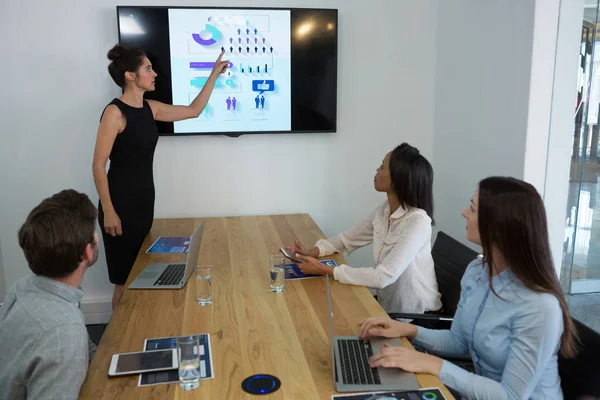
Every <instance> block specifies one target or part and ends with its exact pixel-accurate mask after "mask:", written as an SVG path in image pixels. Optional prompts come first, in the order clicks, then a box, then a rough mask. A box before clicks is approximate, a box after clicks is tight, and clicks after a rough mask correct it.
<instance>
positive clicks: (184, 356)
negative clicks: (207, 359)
mask: <svg viewBox="0 0 600 400" xmlns="http://www.w3.org/2000/svg"><path fill="white" fill-rule="evenodd" d="M176 344H177V358H178V361H179V386H180V387H181V388H182V389H184V390H194V389H196V388H198V387H199V386H200V337H199V336H182V337H178V338H177V339H176Z"/></svg>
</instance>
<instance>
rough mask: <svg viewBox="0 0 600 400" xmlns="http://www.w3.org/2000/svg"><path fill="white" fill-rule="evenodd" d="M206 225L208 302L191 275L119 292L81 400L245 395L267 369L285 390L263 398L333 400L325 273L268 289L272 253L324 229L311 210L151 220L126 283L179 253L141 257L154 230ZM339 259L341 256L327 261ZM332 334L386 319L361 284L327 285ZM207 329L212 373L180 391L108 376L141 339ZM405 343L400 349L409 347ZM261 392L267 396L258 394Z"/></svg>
mask: <svg viewBox="0 0 600 400" xmlns="http://www.w3.org/2000/svg"><path fill="white" fill-rule="evenodd" d="M203 220H204V221H206V225H205V229H204V236H203V239H202V245H201V249H200V256H199V258H198V264H199V265H200V264H210V265H212V266H213V290H214V292H213V304H212V305H210V306H204V307H202V306H199V305H198V304H197V303H196V289H195V284H196V282H195V279H194V278H193V275H192V277H191V278H190V280H189V281H188V282H187V284H186V286H185V288H184V289H182V290H127V289H126V290H125V291H124V292H123V295H122V297H121V300H120V302H119V305H118V307H117V309H116V310H115V311H114V313H113V315H112V318H111V320H110V323H109V324H108V326H107V328H106V331H105V332H104V335H103V337H102V340H101V342H100V346H99V348H98V351H97V352H96V355H95V356H94V359H93V361H92V364H91V366H90V368H89V370H88V374H87V378H86V380H85V382H84V384H83V387H82V389H81V393H80V398H82V399H94V400H97V399H196V398H198V399H200V398H201V399H218V400H221V399H236V400H237V399H245V398H253V397H254V396H251V395H249V394H246V393H245V392H244V391H243V390H242V388H241V383H242V381H243V380H244V379H245V378H246V377H248V376H250V375H253V374H257V373H267V374H272V375H275V376H277V377H278V378H280V379H281V388H280V389H279V390H278V391H277V392H275V393H273V394H271V395H266V396H264V398H267V399H297V400H298V399H307V400H314V399H330V398H331V395H332V394H335V393H336V392H335V390H334V389H333V381H332V369H331V364H330V347H329V339H328V326H329V322H328V316H327V308H328V307H327V295H326V290H325V280H324V278H323V279H321V278H315V279H305V280H299V281H287V282H286V284H285V291H284V292H283V293H271V292H270V291H269V282H270V281H269V256H270V255H271V254H277V253H278V249H279V247H280V246H281V245H283V244H290V243H293V242H294V239H296V238H297V239H299V240H300V241H301V242H302V243H305V244H307V245H312V244H314V243H315V241H316V240H317V239H318V238H322V237H324V235H323V232H321V230H320V229H319V227H318V226H317V225H316V224H315V222H314V221H313V220H312V218H311V217H310V216H309V215H307V214H301V215H278V216H259V217H235V218H206V219H191V218H188V219H157V220H155V221H154V225H153V226H152V230H151V232H150V234H149V235H148V237H147V238H146V241H145V242H144V245H143V246H142V249H141V250H140V254H139V255H138V258H137V260H136V262H135V265H134V267H133V270H132V272H131V274H130V275H129V279H128V281H127V285H129V283H130V282H131V281H132V279H134V278H135V277H137V275H138V274H139V273H140V271H141V270H142V269H143V268H144V267H145V266H146V265H147V264H148V263H151V262H181V261H184V260H185V257H186V256H185V254H157V253H154V254H146V253H145V251H146V250H147V249H148V247H150V245H151V244H152V243H153V242H154V241H155V240H156V239H157V238H158V237H159V236H189V235H191V233H192V231H193V230H194V228H195V227H197V226H198V225H199V224H200V222H201V221H203ZM328 258H330V259H334V260H335V261H336V262H337V263H338V265H339V264H341V263H342V262H343V258H342V257H341V256H340V255H339V254H336V255H335V256H332V257H328ZM331 291H332V300H333V312H334V316H335V318H334V321H335V334H336V335H356V334H357V332H358V329H357V328H358V323H359V322H360V321H361V320H363V319H365V318H367V317H371V316H386V313H385V312H384V311H383V309H382V308H381V306H380V305H379V303H377V301H376V300H375V299H374V298H373V296H372V295H371V294H370V293H369V291H368V290H367V289H366V288H364V287H359V286H350V285H343V284H340V283H339V282H335V281H333V282H332V285H331ZM198 333H210V338H211V347H212V357H213V367H214V371H213V372H214V378H213V379H207V380H203V381H202V382H201V384H200V388H198V389H196V390H193V391H190V392H186V391H184V390H182V389H180V388H179V385H178V384H169V385H156V386H147V387H138V376H137V375H134V376H127V377H118V378H109V377H108V367H109V364H110V359H111V356H112V355H113V354H114V353H121V352H129V351H141V350H143V345H144V339H146V338H157V337H166V336H179V335H183V334H198ZM403 340H404V344H405V345H406V346H410V343H409V342H408V341H406V339H403ZM417 379H418V381H419V383H420V385H421V387H439V388H441V390H442V391H443V393H444V395H445V396H447V398H448V399H453V397H452V396H451V395H450V393H449V392H448V391H447V390H446V388H445V387H444V386H443V384H442V383H441V382H440V380H439V379H438V378H437V377H434V376H432V375H426V374H418V375H417ZM261 397H263V396H261Z"/></svg>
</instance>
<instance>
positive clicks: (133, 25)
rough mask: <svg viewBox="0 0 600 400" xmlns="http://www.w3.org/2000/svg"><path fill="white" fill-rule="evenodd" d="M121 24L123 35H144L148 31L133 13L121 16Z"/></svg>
mask: <svg viewBox="0 0 600 400" xmlns="http://www.w3.org/2000/svg"><path fill="white" fill-rule="evenodd" d="M119 26H120V27H121V34H123V35H143V34H145V33H146V32H144V30H143V29H142V27H141V26H140V24H138V22H137V21H136V20H135V19H134V18H133V15H129V16H124V17H120V18H119Z"/></svg>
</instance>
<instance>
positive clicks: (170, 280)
mask: <svg viewBox="0 0 600 400" xmlns="http://www.w3.org/2000/svg"><path fill="white" fill-rule="evenodd" d="M184 273H185V264H169V265H167V268H165V270H164V271H163V273H162V274H160V276H159V277H158V279H157V280H156V282H154V286H172V285H176V284H178V283H179V282H181V280H182V279H183V274H184Z"/></svg>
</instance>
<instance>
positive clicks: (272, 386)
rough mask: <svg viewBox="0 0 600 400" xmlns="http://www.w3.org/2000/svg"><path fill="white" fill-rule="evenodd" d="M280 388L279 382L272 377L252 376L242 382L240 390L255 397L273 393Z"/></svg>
mask: <svg viewBox="0 0 600 400" xmlns="http://www.w3.org/2000/svg"><path fill="white" fill-rule="evenodd" d="M280 387H281V381H280V380H279V378H277V377H275V376H273V375H265V374H258V375H252V376H249V377H247V378H246V379H244V381H243V382H242V389H244V391H245V392H246V393H250V394H256V395H261V394H269V393H273V392H275V391H276V390H277V389H279V388H280Z"/></svg>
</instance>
